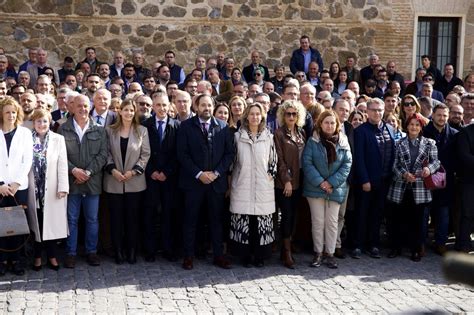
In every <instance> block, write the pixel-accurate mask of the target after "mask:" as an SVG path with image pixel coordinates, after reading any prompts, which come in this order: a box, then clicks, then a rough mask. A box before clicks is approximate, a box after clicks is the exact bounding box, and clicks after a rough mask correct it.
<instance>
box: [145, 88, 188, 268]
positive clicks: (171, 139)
mask: <svg viewBox="0 0 474 315" xmlns="http://www.w3.org/2000/svg"><path fill="white" fill-rule="evenodd" d="M169 107H170V102H169V99H168V96H167V95H166V94H165V93H162V92H155V93H154V94H153V112H154V114H153V115H152V116H151V117H150V118H148V119H147V120H145V121H144V122H143V126H145V127H146V128H147V129H148V137H149V139H150V149H151V155H150V160H149V161H148V164H147V167H146V170H145V175H146V180H147V190H146V191H145V198H144V205H143V228H144V230H143V232H144V233H143V241H144V246H143V247H144V248H143V249H144V251H145V260H146V261H148V262H153V261H155V252H156V249H157V248H156V239H157V238H156V235H155V226H156V215H155V214H156V209H157V206H158V205H161V224H160V226H161V240H162V248H163V256H164V257H165V258H167V259H168V260H170V261H172V260H174V259H175V257H176V252H175V250H176V249H177V248H178V246H177V244H176V238H175V237H173V236H174V235H175V234H176V232H177V231H178V229H179V227H178V224H177V218H178V216H177V213H176V211H173V200H174V196H175V191H176V182H177V175H176V174H177V168H178V165H177V160H176V133H177V130H178V126H179V123H178V121H176V120H175V119H173V118H171V117H169V116H168V110H169Z"/></svg>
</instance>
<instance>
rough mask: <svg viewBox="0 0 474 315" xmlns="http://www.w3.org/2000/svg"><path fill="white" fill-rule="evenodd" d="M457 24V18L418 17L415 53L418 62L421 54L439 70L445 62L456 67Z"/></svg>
mask: <svg viewBox="0 0 474 315" xmlns="http://www.w3.org/2000/svg"><path fill="white" fill-rule="evenodd" d="M458 25H459V19H458V18H440V17H420V18H419V19H418V34H417V54H416V58H417V60H418V63H419V64H420V65H421V56H423V55H428V56H430V58H431V60H432V61H433V63H434V64H435V65H436V66H437V67H438V69H440V70H441V71H443V68H444V65H445V64H447V63H452V64H453V65H454V66H455V67H456V64H457V60H458V55H457V51H458V49H457V45H458V39H459V34H458Z"/></svg>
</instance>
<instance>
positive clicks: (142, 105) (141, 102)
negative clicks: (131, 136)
mask: <svg viewBox="0 0 474 315" xmlns="http://www.w3.org/2000/svg"><path fill="white" fill-rule="evenodd" d="M135 103H137V107H138V114H139V118H140V122H141V123H142V122H143V121H145V120H147V119H148V118H150V117H151V110H152V107H153V102H152V100H151V98H150V96H148V95H145V94H142V95H140V96H138V97H136V98H135Z"/></svg>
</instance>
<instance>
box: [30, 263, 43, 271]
mask: <svg viewBox="0 0 474 315" xmlns="http://www.w3.org/2000/svg"><path fill="white" fill-rule="evenodd" d="M42 267H43V266H41V265H39V266H36V265H33V266H31V270H33V271H36V272H38V271H41V268H42Z"/></svg>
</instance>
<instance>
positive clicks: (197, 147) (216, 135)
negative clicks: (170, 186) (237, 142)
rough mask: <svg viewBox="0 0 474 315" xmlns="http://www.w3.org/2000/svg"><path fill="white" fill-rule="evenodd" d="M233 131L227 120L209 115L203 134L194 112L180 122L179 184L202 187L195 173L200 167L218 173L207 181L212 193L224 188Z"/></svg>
mask: <svg viewBox="0 0 474 315" xmlns="http://www.w3.org/2000/svg"><path fill="white" fill-rule="evenodd" d="M232 137H233V135H232V133H231V131H230V129H229V127H228V126H227V124H226V123H225V122H223V121H220V120H219V119H216V118H214V117H212V118H211V123H210V126H209V131H208V136H207V138H206V137H205V136H204V133H203V131H202V129H201V125H200V122H199V118H198V116H194V117H193V118H190V119H188V120H185V121H183V122H182V123H181V125H180V129H179V132H178V141H177V147H178V161H179V163H180V166H181V168H180V175H179V185H180V187H181V188H182V189H184V190H187V191H194V192H198V191H201V190H203V189H204V188H205V186H207V185H205V184H203V183H201V181H200V180H199V179H197V178H196V176H197V175H198V174H199V172H201V171H211V172H218V173H219V175H220V176H219V177H218V178H217V179H216V180H215V181H214V182H212V183H211V184H210V185H211V186H212V189H213V190H214V191H215V192H216V193H225V192H226V190H227V186H228V184H227V176H226V174H227V172H228V171H229V168H230V165H231V164H232V162H233V160H234V155H235V149H234V144H233V138H232Z"/></svg>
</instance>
